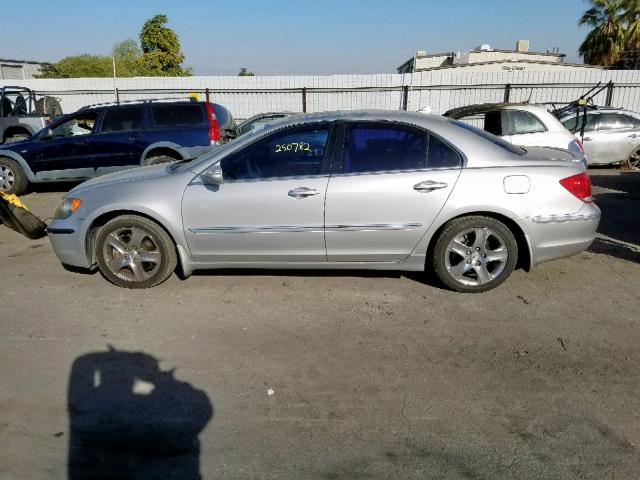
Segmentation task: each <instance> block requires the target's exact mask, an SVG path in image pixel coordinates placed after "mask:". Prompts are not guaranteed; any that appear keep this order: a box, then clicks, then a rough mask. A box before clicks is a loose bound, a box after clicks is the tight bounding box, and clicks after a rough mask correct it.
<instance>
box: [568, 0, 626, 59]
mask: <svg viewBox="0 0 640 480" xmlns="http://www.w3.org/2000/svg"><path fill="white" fill-rule="evenodd" d="M589 1H590V2H591V8H590V9H589V10H587V11H586V12H584V15H582V17H580V20H579V21H578V24H579V25H589V26H591V27H593V29H592V30H591V31H590V32H589V33H588V34H587V37H586V38H585V40H584V42H582V45H580V50H579V51H580V55H582V56H583V57H584V61H585V63H588V64H591V65H605V66H608V65H612V64H614V63H615V62H616V61H617V60H618V58H620V54H621V53H622V52H623V51H624V50H625V46H626V40H627V39H626V37H627V34H628V33H627V28H626V27H627V21H628V19H627V18H625V15H628V14H629V13H628V12H629V11H633V10H634V9H633V8H630V9H629V10H627V9H626V8H625V7H628V6H633V5H632V4H635V7H636V8H635V10H637V2H638V0H630V1H629V0H589Z"/></svg>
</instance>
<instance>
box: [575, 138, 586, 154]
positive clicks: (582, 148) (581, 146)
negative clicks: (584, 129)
mask: <svg viewBox="0 0 640 480" xmlns="http://www.w3.org/2000/svg"><path fill="white" fill-rule="evenodd" d="M576 144H577V145H578V147H579V148H580V151H581V152H582V153H584V145H583V144H582V140H580V139H579V138H576Z"/></svg>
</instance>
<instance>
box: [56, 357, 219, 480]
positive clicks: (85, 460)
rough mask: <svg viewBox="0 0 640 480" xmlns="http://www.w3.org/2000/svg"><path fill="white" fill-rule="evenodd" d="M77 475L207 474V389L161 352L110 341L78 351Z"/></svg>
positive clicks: (74, 391) (73, 475) (73, 450)
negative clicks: (182, 376) (203, 469)
mask: <svg viewBox="0 0 640 480" xmlns="http://www.w3.org/2000/svg"><path fill="white" fill-rule="evenodd" d="M68 409H69V419H70V424H71V425H70V439H69V464H68V472H69V479H73V480H78V479H134V478H135V479H178V478H179V479H199V478H201V477H200V441H199V440H198V434H199V433H200V432H201V431H202V430H203V429H204V427H205V426H206V425H207V423H208V422H209V420H210V419H211V417H212V416H213V407H212V405H211V402H210V401H209V398H208V397H207V395H206V394H205V393H204V392H202V391H200V390H196V389H195V388H193V387H192V386H191V385H189V384H188V383H185V382H180V381H178V380H176V379H175V378H173V371H164V372H163V371H161V370H160V368H159V365H158V360H157V359H155V358H154V357H152V356H151V355H147V354H145V353H139V352H134V353H131V352H123V351H116V350H114V349H112V348H110V350H109V351H106V352H95V353H89V354H87V355H83V356H81V357H78V358H77V359H76V360H75V361H74V363H73V367H72V369H71V376H70V379H69V392H68Z"/></svg>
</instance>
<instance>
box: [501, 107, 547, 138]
mask: <svg viewBox="0 0 640 480" xmlns="http://www.w3.org/2000/svg"><path fill="white" fill-rule="evenodd" d="M504 113H505V114H506V115H507V117H508V119H509V130H510V131H509V133H508V134H509V135H525V134H528V133H542V132H546V131H547V129H546V128H545V126H544V124H543V123H542V122H541V121H540V120H538V118H537V117H536V116H535V115H534V114H532V113H531V112H525V111H523V110H506V111H505V112H504Z"/></svg>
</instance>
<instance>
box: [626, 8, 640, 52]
mask: <svg viewBox="0 0 640 480" xmlns="http://www.w3.org/2000/svg"><path fill="white" fill-rule="evenodd" d="M623 8H624V10H625V13H624V14H623V20H624V22H625V24H626V29H627V31H626V35H625V47H626V48H625V49H626V50H640V1H638V0H625V1H624V2H623Z"/></svg>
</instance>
